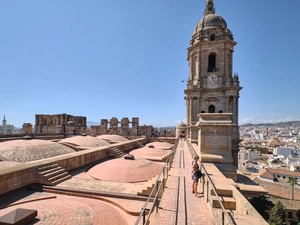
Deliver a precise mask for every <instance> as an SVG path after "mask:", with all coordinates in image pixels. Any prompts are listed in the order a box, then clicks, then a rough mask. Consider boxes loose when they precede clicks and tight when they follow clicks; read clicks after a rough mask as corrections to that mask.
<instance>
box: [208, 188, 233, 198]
mask: <svg viewBox="0 0 300 225" xmlns="http://www.w3.org/2000/svg"><path fill="white" fill-rule="evenodd" d="M216 192H217V194H218V196H222V197H232V196H233V194H232V190H231V189H228V188H218V187H216ZM210 194H211V195H212V196H215V192H214V191H213V190H212V189H211V191H210Z"/></svg>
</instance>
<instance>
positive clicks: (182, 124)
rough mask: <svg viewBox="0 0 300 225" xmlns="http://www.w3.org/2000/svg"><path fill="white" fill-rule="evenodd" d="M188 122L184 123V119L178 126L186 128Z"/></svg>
mask: <svg viewBox="0 0 300 225" xmlns="http://www.w3.org/2000/svg"><path fill="white" fill-rule="evenodd" d="M185 127H186V124H184V123H183V122H182V121H181V122H180V123H179V124H178V125H177V128H185Z"/></svg>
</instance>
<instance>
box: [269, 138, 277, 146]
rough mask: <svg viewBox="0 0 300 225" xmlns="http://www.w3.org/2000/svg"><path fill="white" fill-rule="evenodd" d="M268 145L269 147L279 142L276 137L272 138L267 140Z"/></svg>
mask: <svg viewBox="0 0 300 225" xmlns="http://www.w3.org/2000/svg"><path fill="white" fill-rule="evenodd" d="M268 146H269V147H275V146H280V142H279V141H278V140H277V139H276V138H272V139H271V140H270V141H269V142H268Z"/></svg>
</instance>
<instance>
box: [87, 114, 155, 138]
mask: <svg viewBox="0 0 300 225" xmlns="http://www.w3.org/2000/svg"><path fill="white" fill-rule="evenodd" d="M152 133H153V126H146V125H143V126H139V118H138V117H133V118H132V121H131V122H130V121H129V119H128V118H127V117H124V118H123V119H121V121H119V120H118V119H117V118H116V117H112V118H111V119H110V120H109V122H108V120H107V119H101V123H100V125H99V126H91V127H90V134H94V135H102V134H116V135H121V136H129V135H130V136H141V135H146V136H151V135H152Z"/></svg>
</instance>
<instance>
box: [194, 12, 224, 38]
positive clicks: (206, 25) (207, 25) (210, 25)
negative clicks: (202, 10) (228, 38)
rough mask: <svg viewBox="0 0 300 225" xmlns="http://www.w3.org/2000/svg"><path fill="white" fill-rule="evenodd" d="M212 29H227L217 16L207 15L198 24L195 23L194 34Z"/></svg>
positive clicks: (222, 20) (221, 19)
mask: <svg viewBox="0 0 300 225" xmlns="http://www.w3.org/2000/svg"><path fill="white" fill-rule="evenodd" d="M214 28H222V29H225V30H226V29H227V24H226V21H225V20H224V19H223V18H222V17H221V16H220V15H218V14H209V15H206V16H204V17H203V18H202V19H201V20H199V22H198V23H197V25H196V27H195V29H194V33H193V35H194V34H196V33H198V32H199V31H204V30H208V29H214Z"/></svg>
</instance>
